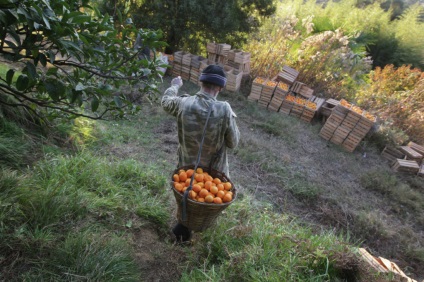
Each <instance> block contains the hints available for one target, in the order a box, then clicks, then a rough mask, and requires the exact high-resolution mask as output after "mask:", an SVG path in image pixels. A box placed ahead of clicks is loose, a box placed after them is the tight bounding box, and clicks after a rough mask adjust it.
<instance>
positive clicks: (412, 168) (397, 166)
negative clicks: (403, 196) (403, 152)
mask: <svg viewBox="0 0 424 282" xmlns="http://www.w3.org/2000/svg"><path fill="white" fill-rule="evenodd" d="M391 168H392V169H393V170H394V171H397V172H404V173H411V174H417V173H418V172H419V170H420V167H419V165H418V163H417V162H416V161H414V160H401V159H396V160H395V161H394V163H393V165H392V166H391Z"/></svg>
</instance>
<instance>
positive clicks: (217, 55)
mask: <svg viewBox="0 0 424 282" xmlns="http://www.w3.org/2000/svg"><path fill="white" fill-rule="evenodd" d="M230 50H231V45H229V44H225V43H215V42H209V43H207V44H206V51H207V52H208V59H209V60H211V61H213V62H216V63H218V64H222V65H225V64H226V63H227V55H228V52H229V51H230Z"/></svg>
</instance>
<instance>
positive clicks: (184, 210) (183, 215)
mask: <svg viewBox="0 0 424 282" xmlns="http://www.w3.org/2000/svg"><path fill="white" fill-rule="evenodd" d="M213 104H214V103H213V102H212V103H211V105H210V106H209V111H208V116H207V118H206V122H205V126H204V128H203V133H202V139H201V141H200V146H199V152H198V153H197V160H196V164H195V165H194V173H193V175H192V176H191V179H190V185H189V186H188V187H187V190H185V192H184V195H183V199H182V202H181V204H182V206H183V208H182V214H181V220H182V221H186V220H187V211H186V210H187V198H188V193H190V190H191V189H192V188H193V180H194V175H195V174H196V173H195V172H196V170H197V167H198V166H199V163H200V156H201V154H202V147H203V142H204V141H205V135H206V128H207V126H208V121H209V118H210V116H211V112H212V107H213Z"/></svg>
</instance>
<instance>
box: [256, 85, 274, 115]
mask: <svg viewBox="0 0 424 282" xmlns="http://www.w3.org/2000/svg"><path fill="white" fill-rule="evenodd" d="M276 87H277V82H276V81H273V80H270V79H267V80H266V81H265V83H264V84H263V86H262V92H261V97H260V98H259V100H258V104H259V105H261V106H263V107H265V108H267V107H268V104H269V102H271V99H272V95H273V94H274V90H275V88H276Z"/></svg>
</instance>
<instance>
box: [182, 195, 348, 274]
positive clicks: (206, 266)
mask: <svg viewBox="0 0 424 282" xmlns="http://www.w3.org/2000/svg"><path fill="white" fill-rule="evenodd" d="M227 215H231V216H227ZM200 240H201V241H200V242H198V243H197V248H198V250H197V256H194V257H193V258H192V261H191V264H192V265H194V267H193V268H190V267H189V268H188V270H187V271H186V272H185V273H184V274H183V277H182V279H181V281H204V280H208V281H328V280H333V279H335V278H337V277H340V273H339V270H337V269H336V268H335V267H334V262H335V261H334V259H335V257H336V256H337V255H339V254H340V253H343V254H344V256H345V257H346V258H347V257H348V253H347V252H346V248H345V245H344V244H342V243H341V242H342V241H343V239H342V238H340V237H338V236H336V235H335V234H332V233H322V234H319V235H316V234H314V233H313V232H312V230H311V229H309V228H308V227H305V226H302V225H300V224H299V223H298V222H296V221H295V220H293V219H290V218H289V217H287V216H284V215H281V214H277V213H275V212H273V210H272V207H271V206H269V205H267V204H264V203H260V202H256V201H254V200H253V199H252V198H251V197H244V198H243V200H241V201H238V202H237V203H234V204H233V205H232V206H230V207H229V208H228V209H227V210H226V212H225V214H224V215H223V216H221V217H220V219H219V224H218V225H217V226H216V227H215V228H214V229H212V230H208V231H206V232H204V234H203V236H202V238H201V239H200ZM352 262H353V261H352Z"/></svg>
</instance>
